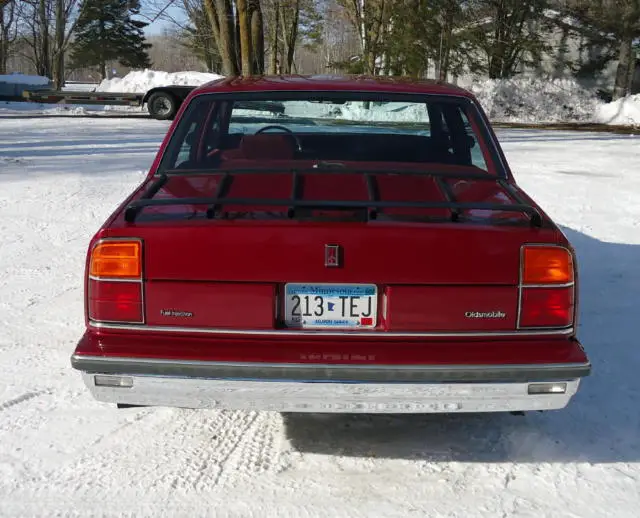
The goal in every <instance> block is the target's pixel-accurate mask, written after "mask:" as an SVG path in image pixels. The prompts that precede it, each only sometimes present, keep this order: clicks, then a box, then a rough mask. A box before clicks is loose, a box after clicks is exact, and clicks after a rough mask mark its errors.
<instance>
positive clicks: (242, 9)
mask: <svg viewBox="0 0 640 518" xmlns="http://www.w3.org/2000/svg"><path fill="white" fill-rule="evenodd" d="M236 15H237V17H238V25H239V27H240V63H242V75H243V76H250V75H251V73H252V69H253V67H252V62H253V59H252V56H253V53H252V51H251V23H250V16H249V4H248V2H247V0H236Z"/></svg>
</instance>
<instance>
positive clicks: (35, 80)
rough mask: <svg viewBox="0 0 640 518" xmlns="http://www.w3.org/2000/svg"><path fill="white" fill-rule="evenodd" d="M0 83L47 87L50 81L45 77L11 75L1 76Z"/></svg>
mask: <svg viewBox="0 0 640 518" xmlns="http://www.w3.org/2000/svg"><path fill="white" fill-rule="evenodd" d="M0 83H10V84H25V85H34V86H47V85H48V84H49V83H50V80H49V78H48V77H43V76H27V75H24V74H9V75H2V76H0Z"/></svg>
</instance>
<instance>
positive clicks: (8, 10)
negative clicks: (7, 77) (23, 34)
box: [0, 0, 19, 75]
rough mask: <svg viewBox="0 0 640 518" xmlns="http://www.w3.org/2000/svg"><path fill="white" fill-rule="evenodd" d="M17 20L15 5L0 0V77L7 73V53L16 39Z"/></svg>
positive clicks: (17, 13) (17, 12)
mask: <svg viewBox="0 0 640 518" xmlns="http://www.w3.org/2000/svg"><path fill="white" fill-rule="evenodd" d="M18 18H19V11H18V6H17V4H16V3H15V2H9V1H8V0H0V75H2V74H6V73H7V61H8V59H9V53H10V52H11V47H12V46H13V44H14V43H15V41H16V39H17V37H18Z"/></svg>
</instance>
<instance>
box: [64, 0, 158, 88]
mask: <svg viewBox="0 0 640 518" xmlns="http://www.w3.org/2000/svg"><path fill="white" fill-rule="evenodd" d="M84 2H85V5H84V6H83V9H82V15H81V17H80V19H79V20H78V23H77V25H76V34H75V40H74V42H73V44H72V46H71V59H72V62H73V66H74V67H98V70H99V71H100V74H101V76H102V78H103V79H104V78H106V76H107V66H106V65H107V62H108V61H115V60H117V61H118V62H119V63H120V64H121V65H122V66H125V67H130V68H149V67H151V62H150V61H149V55H148V54H147V49H148V48H150V47H151V45H149V44H148V43H145V38H144V32H143V30H142V29H143V28H144V27H146V26H147V25H148V24H147V23H145V22H142V21H139V20H134V19H133V18H132V17H133V16H135V15H136V14H139V12H140V1H139V0H84Z"/></svg>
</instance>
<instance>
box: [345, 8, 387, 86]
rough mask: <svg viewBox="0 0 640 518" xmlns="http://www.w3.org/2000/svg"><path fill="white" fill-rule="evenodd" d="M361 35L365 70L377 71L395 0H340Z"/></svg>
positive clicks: (368, 71) (371, 72)
mask: <svg viewBox="0 0 640 518" xmlns="http://www.w3.org/2000/svg"><path fill="white" fill-rule="evenodd" d="M338 3H339V4H340V5H342V6H343V7H344V9H345V10H346V12H347V13H348V15H349V18H350V20H351V23H352V24H353V27H354V28H355V30H356V32H357V33H358V36H359V37H360V45H361V50H362V63H363V65H364V67H363V69H364V72H366V73H368V74H375V73H376V64H377V62H378V58H380V57H381V56H382V53H383V42H384V35H385V33H386V32H387V31H386V28H387V26H388V24H389V21H390V19H391V13H392V4H393V0H338Z"/></svg>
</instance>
